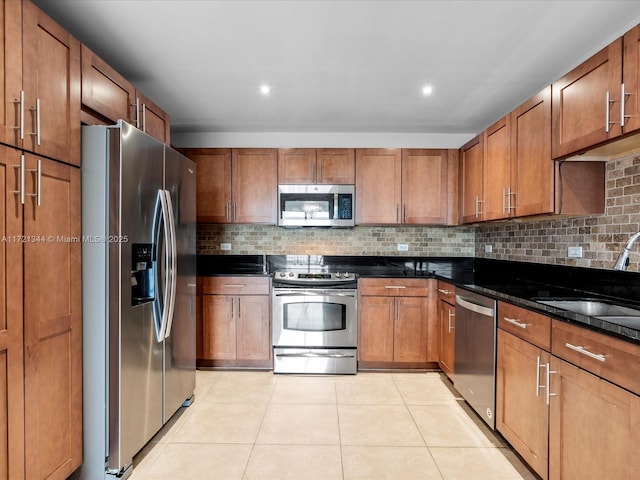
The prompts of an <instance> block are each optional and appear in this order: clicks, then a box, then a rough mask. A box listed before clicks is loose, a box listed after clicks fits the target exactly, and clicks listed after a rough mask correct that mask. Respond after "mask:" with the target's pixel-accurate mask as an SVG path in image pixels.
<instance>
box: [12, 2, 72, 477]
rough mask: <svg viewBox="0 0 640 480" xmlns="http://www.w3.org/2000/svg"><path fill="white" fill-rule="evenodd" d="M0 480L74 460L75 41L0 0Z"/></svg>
mask: <svg viewBox="0 0 640 480" xmlns="http://www.w3.org/2000/svg"><path fill="white" fill-rule="evenodd" d="M0 13H1V14H2V16H1V18H0V28H1V29H2V32H1V33H2V35H0V65H1V66H2V68H3V75H4V86H5V88H4V102H3V107H2V108H1V109H0V142H1V143H4V144H5V145H0V178H1V180H0V185H2V186H3V187H4V192H3V194H2V199H3V202H2V206H3V207H2V208H1V209H0V215H2V216H3V219H2V220H3V221H2V225H1V227H0V228H2V229H3V231H2V233H1V237H0V265H2V266H3V267H4V271H3V274H4V275H0V277H2V280H0V299H1V300H0V302H1V305H2V308H1V309H0V479H3V478H5V479H12V480H13V479H22V478H29V479H32V478H33V479H45V478H47V479H54V478H55V479H58V478H66V477H68V476H69V475H70V474H71V473H72V472H73V471H74V470H75V469H77V468H78V466H80V464H81V462H82V383H81V382H82V343H81V341H82V318H81V311H82V303H81V279H80V275H81V265H80V262H81V258H80V252H81V248H80V247H81V245H80V169H79V168H78V166H79V165H80V43H79V42H78V41H77V40H76V39H75V38H73V37H72V36H71V35H70V34H69V33H68V32H66V31H65V30H64V29H62V28H61V27H60V26H59V25H58V24H57V23H55V22H54V21H53V20H52V19H50V18H49V17H48V16H46V15H45V14H44V13H43V12H41V11H40V10H39V9H38V8H37V7H36V6H35V5H33V4H32V3H31V2H29V1H27V0H25V1H22V2H21V1H16V0H0Z"/></svg>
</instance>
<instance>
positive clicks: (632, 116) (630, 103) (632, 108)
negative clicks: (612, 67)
mask: <svg viewBox="0 0 640 480" xmlns="http://www.w3.org/2000/svg"><path fill="white" fill-rule="evenodd" d="M622 44H623V48H624V52H623V54H622V61H623V66H622V67H623V68H622V83H623V84H624V92H620V95H621V96H623V95H624V98H623V102H624V103H623V105H622V107H621V110H620V116H621V119H622V120H621V121H623V122H624V125H623V126H622V131H623V132H624V133H629V132H634V131H636V130H638V129H640V118H639V117H638V115H639V113H640V100H639V99H638V94H640V25H637V26H635V27H633V28H632V29H631V30H629V31H628V32H627V33H625V35H624V37H623V40H622Z"/></svg>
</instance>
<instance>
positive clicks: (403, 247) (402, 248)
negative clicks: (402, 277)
mask: <svg viewBox="0 0 640 480" xmlns="http://www.w3.org/2000/svg"><path fill="white" fill-rule="evenodd" d="M398 251H399V252H408V251H409V244H408V243H399V244H398Z"/></svg>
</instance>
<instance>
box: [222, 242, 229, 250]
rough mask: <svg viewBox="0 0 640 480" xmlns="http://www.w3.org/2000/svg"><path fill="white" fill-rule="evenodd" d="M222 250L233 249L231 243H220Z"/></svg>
mask: <svg viewBox="0 0 640 480" xmlns="http://www.w3.org/2000/svg"><path fill="white" fill-rule="evenodd" d="M220 250H231V244H230V243H221V244H220Z"/></svg>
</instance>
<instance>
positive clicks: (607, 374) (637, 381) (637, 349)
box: [551, 320, 640, 394]
mask: <svg viewBox="0 0 640 480" xmlns="http://www.w3.org/2000/svg"><path fill="white" fill-rule="evenodd" d="M551 328H552V330H551V339H552V344H551V353H553V355H555V356H556V357H560V358H562V359H563V360H566V361H568V362H571V363H573V364H574V365H577V366H578V367H580V368H583V369H585V370H587V371H589V372H591V373H593V374H594V375H597V376H599V377H602V378H605V379H607V380H609V381H610V382H612V383H615V384H616V385H619V386H621V387H623V388H626V389H628V390H631V391H633V392H634V393H636V394H640V346H638V345H634V344H632V343H629V342H625V341H624V340H619V339H617V338H613V337H609V336H607V335H603V334H601V333H598V332H594V331H592V330H588V329H586V328H581V327H577V326H575V325H570V324H568V323H565V322H561V321H559V320H553V323H552V327H551Z"/></svg>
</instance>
